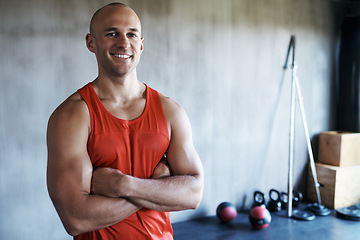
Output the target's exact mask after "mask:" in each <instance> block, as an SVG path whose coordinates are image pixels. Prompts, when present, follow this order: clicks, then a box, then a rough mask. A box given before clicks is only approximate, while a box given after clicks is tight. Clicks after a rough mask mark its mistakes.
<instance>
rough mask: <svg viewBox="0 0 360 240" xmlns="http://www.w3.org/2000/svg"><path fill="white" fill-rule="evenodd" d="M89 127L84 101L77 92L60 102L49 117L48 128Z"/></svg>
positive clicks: (88, 117) (87, 111) (88, 116)
mask: <svg viewBox="0 0 360 240" xmlns="http://www.w3.org/2000/svg"><path fill="white" fill-rule="evenodd" d="M84 123H86V124H85V125H86V126H88V127H90V114H89V110H88V108H87V105H86V103H85V101H84V100H83V99H82V98H81V96H80V94H79V93H78V92H75V93H73V94H72V95H71V96H69V97H68V98H67V99H66V100H65V101H64V102H63V103H61V104H60V105H59V106H58V107H57V108H56V109H55V111H54V112H53V113H52V114H51V116H50V118H49V123H48V128H51V127H59V128H71V127H78V126H84Z"/></svg>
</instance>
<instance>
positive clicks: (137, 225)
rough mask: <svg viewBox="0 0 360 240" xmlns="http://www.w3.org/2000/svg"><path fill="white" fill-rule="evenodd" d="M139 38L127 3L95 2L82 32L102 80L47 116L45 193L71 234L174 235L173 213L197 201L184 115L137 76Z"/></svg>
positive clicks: (198, 183)
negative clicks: (87, 28)
mask: <svg viewBox="0 0 360 240" xmlns="http://www.w3.org/2000/svg"><path fill="white" fill-rule="evenodd" d="M143 43H144V39H143V38H142V37H141V23H140V20H139V18H138V16H137V15H136V13H135V12H134V11H133V10H132V9H131V8H129V7H127V6H126V5H124V4H121V3H112V4H109V5H106V6H105V7H103V8H101V9H99V10H98V11H97V12H96V13H95V14H94V16H93V18H92V19H91V22H90V33H89V34H87V36H86V45H87V47H88V49H89V50H90V51H91V52H93V53H94V54H95V56H96V59H97V63H98V77H97V78H96V79H95V80H94V81H93V82H91V83H89V84H87V85H86V86H84V87H83V88H81V89H79V90H78V91H77V92H75V93H74V94H73V95H71V96H70V97H69V98H68V99H67V100H65V101H64V102H63V103H62V104H61V105H60V106H59V107H58V108H57V109H56V110H55V111H54V113H53V114H52V115H51V117H50V119H49V123H48V136H47V144H48V168H47V182H48V191H49V195H50V197H51V199H52V201H53V203H54V206H55V208H56V210H57V212H58V214H59V216H60V218H61V220H62V222H63V224H64V227H65V229H66V230H67V232H68V233H69V234H70V235H72V236H75V239H173V236H172V228H171V224H170V221H169V212H170V211H180V210H185V209H195V208H197V207H198V205H199V203H200V200H201V196H202V191H203V169H202V164H201V161H200V159H199V156H198V154H197V152H196V150H195V148H194V146H193V142H192V134H191V126H190V122H189V120H188V117H187V115H186V113H185V112H184V110H183V109H182V108H181V107H180V106H179V105H178V104H177V103H175V102H174V101H173V100H171V99H170V98H167V97H165V96H163V95H161V94H159V93H157V92H156V91H155V90H153V89H151V88H150V87H148V86H147V85H145V84H143V83H141V82H140V81H139V80H138V79H137V74H136V66H137V64H138V63H139V60H140V55H141V53H142V51H143Z"/></svg>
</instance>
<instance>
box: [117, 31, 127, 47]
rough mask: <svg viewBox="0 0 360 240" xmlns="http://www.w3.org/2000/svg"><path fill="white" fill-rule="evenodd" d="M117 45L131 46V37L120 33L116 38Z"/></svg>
mask: <svg viewBox="0 0 360 240" xmlns="http://www.w3.org/2000/svg"><path fill="white" fill-rule="evenodd" d="M116 46H117V47H119V48H128V47H129V46H130V41H129V38H128V37H127V36H126V35H123V34H120V35H119V36H118V37H117V39H116Z"/></svg>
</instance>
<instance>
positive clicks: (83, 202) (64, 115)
mask: <svg viewBox="0 0 360 240" xmlns="http://www.w3.org/2000/svg"><path fill="white" fill-rule="evenodd" d="M89 131H90V117H89V113H88V110H87V107H86V105H85V103H84V102H83V101H82V100H81V99H80V96H79V95H78V94H77V93H76V94H74V95H73V96H71V97H70V98H69V99H68V100H66V101H65V102H64V103H63V104H62V105H61V106H59V108H58V109H57V110H55V112H54V113H53V114H52V116H51V117H50V119H49V123H48V132H47V144H48V165H47V185H48V191H49V195H50V197H51V199H52V201H53V203H54V206H55V208H56V210H57V212H58V214H59V216H60V218H61V220H62V222H63V224H64V227H65V229H66V231H67V232H68V233H69V234H70V235H73V236H75V235H78V234H80V233H83V232H88V231H93V230H97V229H101V228H104V227H107V226H110V225H112V224H114V223H116V222H119V221H121V220H123V219H125V218H126V217H128V216H130V215H131V214H133V213H134V212H136V211H137V210H138V209H139V208H140V207H139V206H137V205H135V204H134V203H131V202H130V201H128V200H126V199H123V198H109V197H104V196H99V195H92V194H90V185H91V177H92V171H93V169H92V165H91V161H90V159H89V155H88V153H87V148H86V145H87V139H88V136H89Z"/></svg>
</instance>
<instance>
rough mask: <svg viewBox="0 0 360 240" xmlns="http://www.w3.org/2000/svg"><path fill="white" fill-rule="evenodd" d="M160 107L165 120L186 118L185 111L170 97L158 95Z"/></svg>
mask: <svg viewBox="0 0 360 240" xmlns="http://www.w3.org/2000/svg"><path fill="white" fill-rule="evenodd" d="M159 96H160V101H161V105H162V108H163V111H164V114H165V118H166V119H167V120H172V121H174V120H175V119H177V118H178V117H181V116H186V112H185V110H184V109H183V108H182V107H181V106H180V104H178V103H177V102H175V101H174V100H173V99H171V98H170V97H167V96H165V95H163V94H161V93H159Z"/></svg>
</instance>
